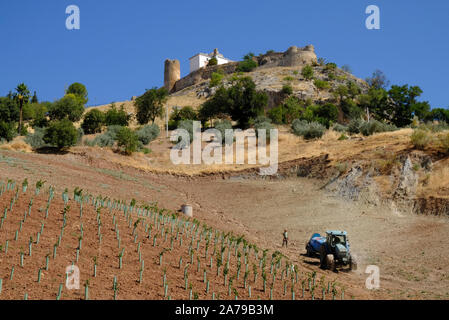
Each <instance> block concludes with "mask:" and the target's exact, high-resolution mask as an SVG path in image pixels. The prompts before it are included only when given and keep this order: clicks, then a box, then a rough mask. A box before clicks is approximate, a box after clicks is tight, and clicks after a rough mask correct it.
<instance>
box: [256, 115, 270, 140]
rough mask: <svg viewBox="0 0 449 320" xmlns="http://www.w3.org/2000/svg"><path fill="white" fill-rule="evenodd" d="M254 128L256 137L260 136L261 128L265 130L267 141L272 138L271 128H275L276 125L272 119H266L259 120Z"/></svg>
mask: <svg viewBox="0 0 449 320" xmlns="http://www.w3.org/2000/svg"><path fill="white" fill-rule="evenodd" d="M265 119H267V118H265ZM254 129H255V130H256V137H258V136H259V130H262V131H263V130H265V137H266V139H267V141H269V140H270V137H271V130H272V129H274V126H273V125H272V124H271V120H269V119H268V120H266V121H258V122H256V123H255V124H254Z"/></svg>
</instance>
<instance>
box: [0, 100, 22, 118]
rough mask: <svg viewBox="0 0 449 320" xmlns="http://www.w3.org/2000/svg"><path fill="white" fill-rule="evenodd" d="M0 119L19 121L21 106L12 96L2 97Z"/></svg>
mask: <svg viewBox="0 0 449 320" xmlns="http://www.w3.org/2000/svg"><path fill="white" fill-rule="evenodd" d="M0 121H5V122H17V121H19V107H18V105H17V101H16V100H15V99H14V98H13V97H12V96H9V97H8V96H7V97H0Z"/></svg>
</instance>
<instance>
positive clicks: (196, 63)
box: [189, 49, 232, 73]
mask: <svg viewBox="0 0 449 320" xmlns="http://www.w3.org/2000/svg"><path fill="white" fill-rule="evenodd" d="M213 57H215V58H217V61H218V64H219V65H220V64H225V63H229V62H232V60H229V59H226V58H225V57H224V56H223V55H222V54H221V53H219V52H218V49H215V50H214V52H212V53H210V54H207V53H198V54H196V55H194V56H193V57H191V58H190V59H189V61H190V73H192V72H193V71H196V70H198V69H200V68H202V67H205V66H207V63H208V62H209V60H210V59H212V58H213Z"/></svg>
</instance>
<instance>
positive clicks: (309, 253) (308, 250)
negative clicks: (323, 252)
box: [306, 242, 313, 257]
mask: <svg viewBox="0 0 449 320" xmlns="http://www.w3.org/2000/svg"><path fill="white" fill-rule="evenodd" d="M306 251H307V253H306V255H307V256H308V257H312V256H313V251H312V250H310V246H309V243H308V242H307V244H306Z"/></svg>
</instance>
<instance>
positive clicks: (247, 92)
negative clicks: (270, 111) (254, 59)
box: [200, 77, 268, 128]
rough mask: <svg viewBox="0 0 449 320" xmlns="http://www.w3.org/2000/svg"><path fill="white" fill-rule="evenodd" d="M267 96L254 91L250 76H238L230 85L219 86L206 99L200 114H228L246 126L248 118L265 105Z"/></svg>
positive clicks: (207, 116) (251, 117) (255, 116)
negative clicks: (211, 95) (210, 96)
mask: <svg viewBox="0 0 449 320" xmlns="http://www.w3.org/2000/svg"><path fill="white" fill-rule="evenodd" d="M267 102H268V96H267V95H266V94H265V93H262V92H257V91H256V84H255V83H254V81H253V80H252V79H251V77H239V78H236V79H233V80H232V83H231V87H229V88H224V87H220V88H219V89H218V90H217V92H216V93H215V95H214V96H213V97H212V98H211V99H209V100H208V101H206V102H205V103H204V104H203V106H202V108H201V110H200V116H201V118H202V119H204V118H212V117H215V116H220V115H229V116H231V118H232V119H233V120H234V121H237V122H238V123H239V125H240V127H242V128H247V127H248V125H249V120H250V119H255V118H257V116H259V115H260V114H261V113H262V112H263V109H264V107H265V106H266V105H267Z"/></svg>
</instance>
